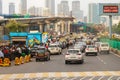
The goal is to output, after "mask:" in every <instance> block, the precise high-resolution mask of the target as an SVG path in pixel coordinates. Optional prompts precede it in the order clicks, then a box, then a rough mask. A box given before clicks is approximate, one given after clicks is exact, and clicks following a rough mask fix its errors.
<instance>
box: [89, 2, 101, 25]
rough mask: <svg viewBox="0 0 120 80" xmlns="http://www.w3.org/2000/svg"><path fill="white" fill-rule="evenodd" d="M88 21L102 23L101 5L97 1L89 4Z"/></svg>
mask: <svg viewBox="0 0 120 80" xmlns="http://www.w3.org/2000/svg"><path fill="white" fill-rule="evenodd" d="M88 22H89V23H95V24H99V23H100V16H99V5H98V4H96V3H90V4H89V6H88Z"/></svg>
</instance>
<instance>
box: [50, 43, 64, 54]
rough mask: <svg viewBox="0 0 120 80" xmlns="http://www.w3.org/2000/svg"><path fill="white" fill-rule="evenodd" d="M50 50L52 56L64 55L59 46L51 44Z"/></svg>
mask: <svg viewBox="0 0 120 80" xmlns="http://www.w3.org/2000/svg"><path fill="white" fill-rule="evenodd" d="M48 50H49V52H50V54H61V53H62V48H61V47H60V46H59V44H55V43H53V44H50V45H49V47H48Z"/></svg>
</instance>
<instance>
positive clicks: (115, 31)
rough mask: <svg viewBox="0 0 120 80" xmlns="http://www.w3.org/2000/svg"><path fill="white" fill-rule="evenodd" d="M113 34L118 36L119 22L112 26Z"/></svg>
mask: <svg viewBox="0 0 120 80" xmlns="http://www.w3.org/2000/svg"><path fill="white" fill-rule="evenodd" d="M112 31H113V33H117V34H120V22H119V23H118V24H115V25H113V26H112Z"/></svg>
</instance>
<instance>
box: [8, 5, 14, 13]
mask: <svg viewBox="0 0 120 80" xmlns="http://www.w3.org/2000/svg"><path fill="white" fill-rule="evenodd" d="M9 14H15V4H14V3H9Z"/></svg>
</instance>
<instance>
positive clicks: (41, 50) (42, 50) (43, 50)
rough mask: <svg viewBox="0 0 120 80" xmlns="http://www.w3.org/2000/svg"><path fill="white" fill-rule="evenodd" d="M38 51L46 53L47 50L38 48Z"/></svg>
mask: <svg viewBox="0 0 120 80" xmlns="http://www.w3.org/2000/svg"><path fill="white" fill-rule="evenodd" d="M37 52H38V53H44V52H45V49H39V50H37Z"/></svg>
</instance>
